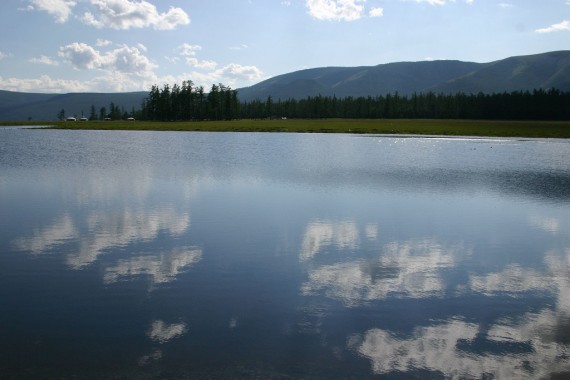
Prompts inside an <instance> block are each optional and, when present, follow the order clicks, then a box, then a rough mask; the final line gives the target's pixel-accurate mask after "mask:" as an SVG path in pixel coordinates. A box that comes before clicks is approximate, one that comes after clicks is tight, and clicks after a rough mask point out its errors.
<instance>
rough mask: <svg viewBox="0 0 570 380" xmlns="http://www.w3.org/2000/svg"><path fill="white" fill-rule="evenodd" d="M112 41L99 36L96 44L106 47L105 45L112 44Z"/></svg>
mask: <svg viewBox="0 0 570 380" xmlns="http://www.w3.org/2000/svg"><path fill="white" fill-rule="evenodd" d="M112 43H113V42H112V41H109V40H104V39H101V38H97V42H96V43H95V46H98V47H105V46H109V45H111V44H112Z"/></svg>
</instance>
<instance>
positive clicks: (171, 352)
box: [0, 129, 570, 379]
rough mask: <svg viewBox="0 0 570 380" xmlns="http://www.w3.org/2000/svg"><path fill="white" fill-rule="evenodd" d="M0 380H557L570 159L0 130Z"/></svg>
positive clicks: (417, 141)
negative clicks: (296, 379)
mask: <svg viewBox="0 0 570 380" xmlns="http://www.w3.org/2000/svg"><path fill="white" fill-rule="evenodd" d="M0 210H1V211H0V310H1V313H0V374H1V375H0V377H2V378H110V377H111V378H200V377H203V378H228V377H233V378H253V377H257V378H359V379H360V378H388V379H389V378H398V379H401V378H436V379H441V378H461V379H463V378H488V379H491V378H497V379H505V378H507V379H508V378H518V379H525V378H526V379H538V378H566V377H567V376H569V375H570V142H569V141H565V140H515V139H469V138H464V139H463V138H451V139H449V138H401V137H400V138H399V137H388V136H351V135H320V134H254V133H252V134H248V133H240V134H237V133H235V134H231V133H178V132H93V131H56V130H24V129H0Z"/></svg>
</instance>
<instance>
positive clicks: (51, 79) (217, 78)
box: [0, 0, 570, 93]
mask: <svg viewBox="0 0 570 380" xmlns="http://www.w3.org/2000/svg"><path fill="white" fill-rule="evenodd" d="M0 28H1V33H0V36H1V37H0V39H1V43H0V89H2V90H10V91H25V92H48V93H65V92H122V91H141V90H142V91H148V90H149V89H150V87H151V86H152V85H153V84H158V85H160V86H162V85H163V84H164V83H170V84H173V83H178V84H181V83H182V81H183V80H187V79H190V80H192V81H193V82H194V83H195V84H197V85H203V86H204V87H206V88H207V89H208V88H209V87H211V85H212V84H214V83H223V84H225V85H229V86H231V87H232V88H239V87H244V86H249V85H253V84H255V83H258V82H260V81H262V80H264V79H267V78H269V77H272V76H275V75H279V74H284V73H288V72H292V71H296V70H300V69H304V68H312V67H323V66H368V65H377V64H381V63H389V62H399V61H422V60H434V59H458V60H462V61H474V62H491V61H494V60H499V59H502V58H506V57H509V56H513V55H527V54H536V53H542V52H546V51H552V50H570V0H540V1H539V0H288V1H285V0H2V1H1V2H0Z"/></svg>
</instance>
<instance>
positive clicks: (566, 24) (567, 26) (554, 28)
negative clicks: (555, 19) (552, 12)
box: [536, 20, 570, 33]
mask: <svg viewBox="0 0 570 380" xmlns="http://www.w3.org/2000/svg"><path fill="white" fill-rule="evenodd" d="M566 30H570V21H569V20H564V21H562V22H561V23H559V24H554V25H551V26H549V27H547V28H542V29H537V30H536V32H537V33H552V32H561V31H566Z"/></svg>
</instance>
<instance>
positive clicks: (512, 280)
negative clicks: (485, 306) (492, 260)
mask: <svg viewBox="0 0 570 380" xmlns="http://www.w3.org/2000/svg"><path fill="white" fill-rule="evenodd" d="M544 262H545V263H546V270H545V271H543V272H540V271H537V270H534V269H525V268H523V267H521V266H520V265H518V264H513V265H510V266H508V267H506V268H505V269H504V270H503V271H501V272H496V273H490V274H487V275H484V276H477V275H471V276H470V277H469V285H470V287H471V289H472V290H474V291H476V292H479V293H483V294H485V295H489V296H491V295H495V294H498V293H506V294H509V295H511V296H517V294H518V293H522V292H528V291H547V292H557V293H558V294H559V296H558V298H559V305H560V306H562V305H565V306H564V308H565V309H567V310H568V311H569V312H570V300H569V299H570V292H569V291H568V290H570V277H569V276H568V274H569V273H570V249H567V250H566V252H565V253H563V254H558V253H556V252H555V251H550V252H547V253H546V255H545V257H544ZM563 293H565V294H567V295H568V296H569V297H561V296H560V295H561V294H563Z"/></svg>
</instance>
